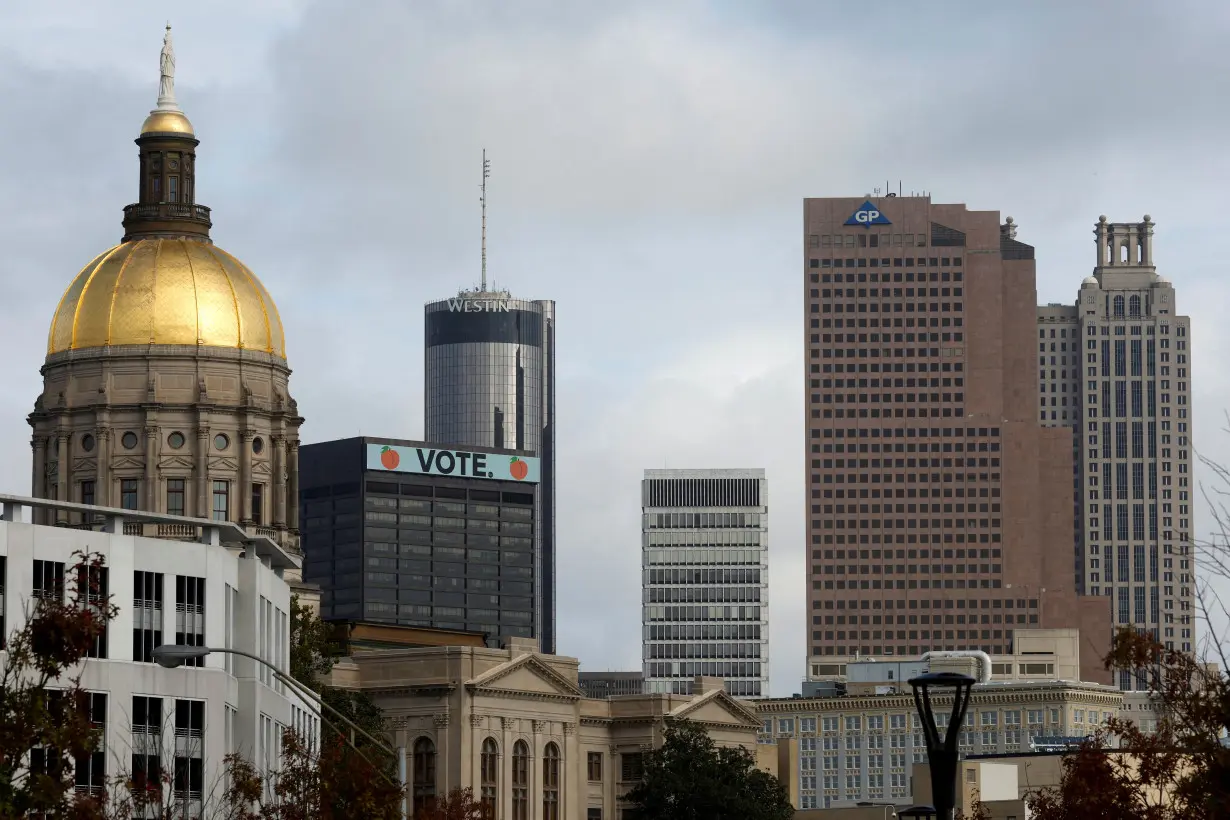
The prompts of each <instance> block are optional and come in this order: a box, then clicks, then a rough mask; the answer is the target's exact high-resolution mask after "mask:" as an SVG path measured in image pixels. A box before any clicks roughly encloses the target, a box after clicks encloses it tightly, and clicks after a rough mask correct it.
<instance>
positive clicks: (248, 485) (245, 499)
mask: <svg viewBox="0 0 1230 820" xmlns="http://www.w3.org/2000/svg"><path fill="white" fill-rule="evenodd" d="M254 438H256V434H255V433H253V432H252V431H251V430H244V431H242V432H241V433H240V434H239V486H238V487H237V488H236V490H235V492H236V493H237V494H238V495H239V504H238V507H239V522H240V523H241V524H253V523H255V524H257V525H259V524H260V522H259V521H255V522H254V521H253V520H252V439H254Z"/></svg>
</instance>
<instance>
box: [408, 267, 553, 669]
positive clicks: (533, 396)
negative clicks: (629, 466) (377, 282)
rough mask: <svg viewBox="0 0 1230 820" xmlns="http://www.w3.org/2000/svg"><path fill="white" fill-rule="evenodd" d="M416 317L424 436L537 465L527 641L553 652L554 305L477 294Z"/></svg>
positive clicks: (502, 294)
mask: <svg viewBox="0 0 1230 820" xmlns="http://www.w3.org/2000/svg"><path fill="white" fill-rule="evenodd" d="M425 311H426V315H425V317H424V319H425V321H424V326H425V334H426V339H425V356H426V361H425V367H424V377H425V387H424V404H425V408H424V409H425V413H424V416H425V423H424V427H425V431H424V437H425V438H426V439H427V440H428V441H431V442H435V443H436V444H437V445H439V446H450V447H465V448H494V449H498V450H504V449H507V450H510V451H516V452H524V453H530V454H532V455H533V456H535V457H537V459H538V460H539V462H540V464H541V483H540V484H539V488H538V493H539V506H538V512H539V519H538V521H537V525H538V527H537V531H538V537H537V543H538V552H537V553H536V555H535V573H536V575H535V577H536V578H538V579H540V581H541V582H540V583H539V585H538V595H539V600H538V605H537V611H538V614H539V626H540V628H539V631H538V632H537V637H538V638H539V641H540V643H541V646H542V650H543V651H544V652H548V653H554V652H555V303H554V302H553V301H551V300H534V301H530V300H525V299H514V298H513V297H512V295H511V294H509V293H508V292H507V291H488V290H485V289H478V290H473V291H462V292H460V293H459V294H458V295H457V296H456V297H453V298H450V299H441V300H440V301H437V302H429V303H428V304H427V306H426V308H425Z"/></svg>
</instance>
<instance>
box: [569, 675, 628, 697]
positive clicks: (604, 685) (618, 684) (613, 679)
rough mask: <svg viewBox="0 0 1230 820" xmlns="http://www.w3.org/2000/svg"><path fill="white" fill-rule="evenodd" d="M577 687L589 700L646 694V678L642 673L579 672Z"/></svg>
mask: <svg viewBox="0 0 1230 820" xmlns="http://www.w3.org/2000/svg"><path fill="white" fill-rule="evenodd" d="M577 685H578V686H580V687H581V691H582V692H584V693H585V697H587V698H611V697H619V696H620V695H643V694H645V676H644V675H642V674H641V673H640V672H578V673H577Z"/></svg>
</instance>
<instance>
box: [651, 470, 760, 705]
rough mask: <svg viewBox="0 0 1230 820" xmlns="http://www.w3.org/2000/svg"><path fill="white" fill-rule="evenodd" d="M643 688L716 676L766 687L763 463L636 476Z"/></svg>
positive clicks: (755, 689)
mask: <svg viewBox="0 0 1230 820" xmlns="http://www.w3.org/2000/svg"><path fill="white" fill-rule="evenodd" d="M641 508H642V510H641V511H642V513H643V514H642V518H641V521H642V523H641V527H642V530H641V537H642V542H641V554H642V568H643V572H644V580H643V583H644V597H643V604H642V607H641V610H642V619H643V623H642V627H643V633H642V638H643V643H642V662H643V665H644V666H643V671H644V676H645V690H646V691H647V692H666V693H674V694H690V693H691V691H692V683H693V678H694V677H695V676H696V675H706V676H713V677H720V678H724V679H725V684H726V691H727V693H728V694H731V695H734V696H735V697H745V698H746V697H764V696H767V695H768V694H769V535H768V529H769V492H768V482H767V481H766V480H765V473H764V470H762V469H750V470H646V471H645V480H644V481H643V482H641Z"/></svg>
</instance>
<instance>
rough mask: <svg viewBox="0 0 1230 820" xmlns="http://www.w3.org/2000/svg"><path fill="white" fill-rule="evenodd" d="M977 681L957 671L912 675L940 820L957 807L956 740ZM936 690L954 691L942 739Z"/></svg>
mask: <svg viewBox="0 0 1230 820" xmlns="http://www.w3.org/2000/svg"><path fill="white" fill-rule="evenodd" d="M974 683H975V681H974V679H973V678H971V677H970V676H969V675H962V674H960V673H957V672H929V673H927V674H925V675H919V676H918V677H916V678H910V687H911V688H912V689H913V690H914V706H915V708H916V709H918V717H919V719H920V720H921V721H922V729H923V737H924V738H925V739H926V742H927V762H928V763H929V764H930V768H931V800H932V802H934V803H935V815H934V816H935V817H937V818H938V820H952V813H953V809H954V808H955V806H956V793H957V761H958V759H959V752H958V748H957V741H958V738H959V737H960V735H961V724H962V723H963V722H964V720H965V711H966V710H967V709H968V708H969V699H970V693H971V691H972V690H973V688H974ZM933 689H951V690H953V694H952V714H951V716H950V717H949V719H948V728H947V730H946V731H945V733H944V737H943V738H941V737H940V734H939V730H938V729H937V727H936V725H935V713H934V711H932V708H931V697H932V695H931V690H933ZM916 808H918V807H916Z"/></svg>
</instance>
